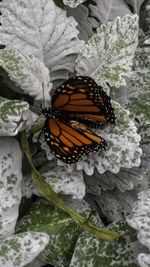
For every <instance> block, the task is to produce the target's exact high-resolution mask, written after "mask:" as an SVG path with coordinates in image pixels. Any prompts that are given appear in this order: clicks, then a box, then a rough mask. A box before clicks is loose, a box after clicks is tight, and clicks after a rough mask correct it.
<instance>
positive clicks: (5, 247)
mask: <svg viewBox="0 0 150 267" xmlns="http://www.w3.org/2000/svg"><path fill="white" fill-rule="evenodd" d="M48 241H49V237H48V235H47V234H44V233H33V232H27V233H21V234H17V235H14V236H10V237H7V238H5V239H3V240H1V242H0V266H3V267H23V266H25V265H26V264H27V263H29V262H31V261H32V260H33V259H34V258H35V257H36V256H37V255H38V254H39V253H41V251H43V250H44V248H45V247H46V245H47V244H48Z"/></svg>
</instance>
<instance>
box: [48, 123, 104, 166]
mask: <svg viewBox="0 0 150 267" xmlns="http://www.w3.org/2000/svg"><path fill="white" fill-rule="evenodd" d="M44 136H45V140H46V141H47V143H48V145H49V147H50V148H51V150H52V152H53V154H54V155H55V156H56V157H57V158H59V159H60V160H62V161H64V162H65V163H68V164H71V163H75V162H76V161H78V160H79V158H80V157H81V156H82V155H84V154H89V153H90V152H93V151H98V150H101V149H105V147H106V146H107V143H106V141H105V140H104V139H103V138H102V137H100V136H98V135H96V134H95V133H93V132H92V131H90V130H89V129H88V128H87V126H86V125H84V124H82V123H80V122H78V121H75V120H73V121H69V122H67V123H64V122H61V121H59V120H58V119H54V118H48V119H47V120H46V121H45V125H44Z"/></svg>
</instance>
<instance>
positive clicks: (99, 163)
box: [42, 102, 142, 179]
mask: <svg viewBox="0 0 150 267" xmlns="http://www.w3.org/2000/svg"><path fill="white" fill-rule="evenodd" d="M113 107H114V109H115V113H116V117H117V119H116V125H115V126H107V127H106V128H104V129H103V130H96V133H97V134H99V135H100V136H102V137H103V138H104V139H105V140H106V141H107V143H108V146H107V149H106V150H105V151H99V152H96V153H92V154H90V155H87V156H83V157H82V158H81V160H79V161H78V162H77V163H75V164H72V165H68V164H65V163H63V162H62V161H60V160H57V162H58V164H59V165H60V166H64V168H65V169H66V170H67V171H68V172H70V179H71V175H72V174H73V172H74V171H75V172H76V171H77V170H78V171H79V170H84V171H85V172H86V173H87V174H88V175H92V174H93V173H94V169H95V168H96V169H97V170H98V172H99V173H104V172H105V171H107V170H108V171H110V172H113V173H118V172H119V170H120V167H125V168H131V167H134V166H139V164H140V156H141V154H142V150H141V149H140V148H139V142H140V136H139V135H138V134H137V128H136V126H135V124H134V122H133V121H132V120H131V119H130V118H129V111H127V110H125V109H123V108H122V107H121V106H120V105H119V104H118V103H116V102H113ZM42 147H43V149H45V151H46V153H47V157H48V159H49V160H51V159H52V158H53V156H52V155H51V153H50V149H49V147H48V146H47V144H46V142H45V141H43V143H42Z"/></svg>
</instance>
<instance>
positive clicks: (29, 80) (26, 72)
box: [0, 48, 52, 101]
mask: <svg viewBox="0 0 150 267" xmlns="http://www.w3.org/2000/svg"><path fill="white" fill-rule="evenodd" d="M0 66H1V67H2V68H3V69H4V70H5V71H6V72H7V73H8V75H9V77H10V79H11V80H12V81H14V82H15V83H16V84H17V85H18V86H19V87H20V91H21V92H22V93H24V94H29V95H31V96H34V97H35V98H36V99H37V100H41V99H43V90H44V96H45V99H46V100H47V101H49V100H50V90H51V88H52V83H50V77H49V70H48V69H47V67H46V66H45V65H44V64H43V63H42V62H41V61H40V60H39V59H38V58H36V57H34V56H33V55H25V54H23V53H22V52H21V51H20V50H17V49H9V48H5V49H1V50H0Z"/></svg>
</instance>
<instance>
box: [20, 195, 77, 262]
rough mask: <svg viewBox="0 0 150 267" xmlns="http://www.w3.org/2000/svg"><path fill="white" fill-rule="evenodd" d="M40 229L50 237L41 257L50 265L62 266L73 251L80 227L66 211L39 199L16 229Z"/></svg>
mask: <svg viewBox="0 0 150 267" xmlns="http://www.w3.org/2000/svg"><path fill="white" fill-rule="evenodd" d="M41 230H42V232H45V233H47V234H48V235H49V237H50V239H49V244H48V245H47V247H46V249H45V251H44V252H43V253H42V258H44V259H45V260H46V261H47V262H48V263H50V264H52V265H55V266H63V264H64V263H65V262H66V261H67V260H69V258H70V257H71V255H72V253H73V250H74V246H75V243H76V240H77V238H78V235H79V233H80V232H81V229H80V228H79V227H78V226H77V224H76V223H75V222H74V221H73V220H72V219H71V217H70V216H68V215H67V214H66V213H64V212H62V211H60V210H59V209H57V208H56V207H53V206H51V205H50V204H49V203H48V202H46V201H42V200H41V201H38V202H37V203H36V204H35V205H34V206H33V207H32V209H31V210H30V211H29V212H28V214H27V215H25V217H24V218H23V219H22V221H21V222H20V225H19V227H18V229H17V231H18V232H24V231H25V232H26V231H35V232H38V231H39V232H41Z"/></svg>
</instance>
